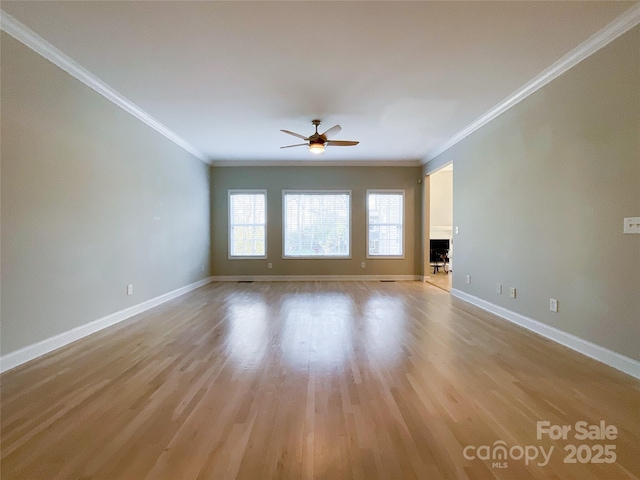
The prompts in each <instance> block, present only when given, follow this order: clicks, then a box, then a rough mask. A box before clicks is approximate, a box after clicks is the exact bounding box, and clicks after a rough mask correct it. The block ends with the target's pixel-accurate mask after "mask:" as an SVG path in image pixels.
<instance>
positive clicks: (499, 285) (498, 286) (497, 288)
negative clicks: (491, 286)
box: [496, 283, 502, 293]
mask: <svg viewBox="0 0 640 480" xmlns="http://www.w3.org/2000/svg"><path fill="white" fill-rule="evenodd" d="M496 293H502V284H501V283H499V284H497V285H496Z"/></svg>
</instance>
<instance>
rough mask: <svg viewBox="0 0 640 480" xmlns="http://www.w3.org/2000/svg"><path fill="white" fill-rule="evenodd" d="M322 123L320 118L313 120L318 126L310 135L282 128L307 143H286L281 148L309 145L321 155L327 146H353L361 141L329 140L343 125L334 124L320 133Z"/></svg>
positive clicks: (314, 151)
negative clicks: (319, 128)
mask: <svg viewBox="0 0 640 480" xmlns="http://www.w3.org/2000/svg"><path fill="white" fill-rule="evenodd" d="M320 123H322V122H321V121H320V120H312V121H311V124H312V125H314V126H315V127H316V132H315V133H314V134H312V135H309V136H308V137H305V136H304V135H300V134H299V133H295V132H291V131H289V130H280V131H281V132H284V133H287V134H289V135H293V136H294V137H298V138H301V139H303V140H305V141H306V142H307V143H297V144H295V145H285V146H284V147H280V148H291V147H302V146H307V147H308V148H309V151H310V152H311V153H315V154H316V155H319V154H321V153H323V152H324V149H325V147H327V146H329V145H331V146H335V147H352V146H354V145H357V144H358V143H360V142H355V141H352V140H329V138H331V137H332V136H333V135H335V134H336V133H338V132H340V130H342V127H341V126H340V125H334V126H333V127H331V128H330V129H329V130H327V131H326V132H324V133H318V125H320Z"/></svg>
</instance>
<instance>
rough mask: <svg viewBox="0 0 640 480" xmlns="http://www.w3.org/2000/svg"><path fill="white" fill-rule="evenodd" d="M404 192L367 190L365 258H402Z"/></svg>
mask: <svg viewBox="0 0 640 480" xmlns="http://www.w3.org/2000/svg"><path fill="white" fill-rule="evenodd" d="M403 218H404V190H367V243H368V247H367V257H402V256H403V255H404V253H403V243H404V241H403V238H404V231H403V223H404V222H403Z"/></svg>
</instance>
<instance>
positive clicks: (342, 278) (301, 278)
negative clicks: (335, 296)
mask: <svg viewBox="0 0 640 480" xmlns="http://www.w3.org/2000/svg"><path fill="white" fill-rule="evenodd" d="M380 280H391V281H395V280H397V281H414V280H420V275H216V276H214V277H212V281H213V282H358V281H359V282H367V281H380Z"/></svg>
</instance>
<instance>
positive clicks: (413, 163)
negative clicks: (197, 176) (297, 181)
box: [211, 160, 422, 167]
mask: <svg viewBox="0 0 640 480" xmlns="http://www.w3.org/2000/svg"><path fill="white" fill-rule="evenodd" d="M421 164H422V163H421V161H420V160H395V161H394V160H327V161H322V160H212V161H211V166H212V167H419V166H420V165H421Z"/></svg>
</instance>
